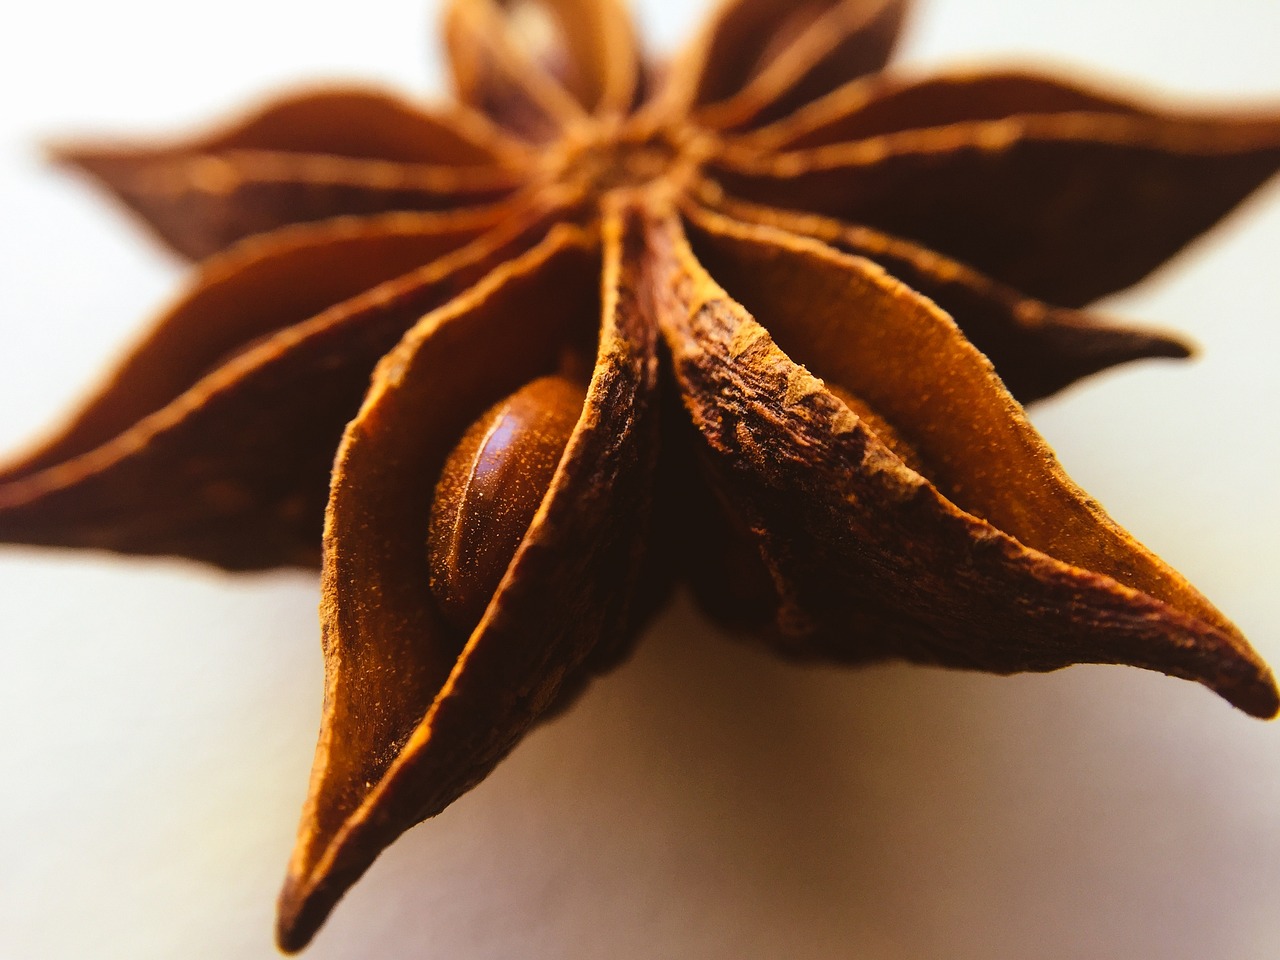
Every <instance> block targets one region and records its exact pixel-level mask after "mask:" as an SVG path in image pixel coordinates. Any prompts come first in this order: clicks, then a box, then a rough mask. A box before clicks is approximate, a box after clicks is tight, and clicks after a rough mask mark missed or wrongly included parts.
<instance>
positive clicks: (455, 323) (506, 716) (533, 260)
mask: <svg viewBox="0 0 1280 960" xmlns="http://www.w3.org/2000/svg"><path fill="white" fill-rule="evenodd" d="M636 240H637V236H636V234H635V232H634V231H633V232H632V233H631V235H629V236H624V235H623V233H622V231H621V229H620V227H619V224H618V223H617V221H616V220H613V221H610V222H609V223H607V224H606V226H605V240H604V255H603V277H604V281H603V291H601V282H600V276H601V255H600V252H599V241H598V240H597V239H596V238H595V237H593V236H591V235H588V234H586V233H583V232H582V231H579V230H577V229H575V228H566V227H558V228H556V230H555V231H554V232H553V233H552V234H551V235H550V236H549V237H548V238H547V240H546V241H545V242H544V243H543V244H542V245H540V246H539V247H538V248H536V249H535V250H534V251H532V252H530V253H529V254H528V255H526V256H524V257H522V258H520V259H518V260H516V261H514V262H512V263H510V264H507V265H504V266H503V267H501V268H499V269H498V270H496V271H495V272H494V273H493V274H491V275H490V276H489V277H488V278H486V280H485V281H484V282H483V283H482V284H480V285H479V286H478V287H477V288H475V289H474V290H472V291H470V292H469V293H468V294H466V295H465V296H464V297H461V298H459V299H458V300H456V301H454V302H453V303H451V304H449V305H448V306H446V307H445V308H443V309H441V310H439V311H437V312H436V313H434V314H431V315H429V316H427V317H426V318H424V319H423V320H422V322H421V323H419V324H418V325H417V326H416V327H415V328H414V329H413V330H412V331H411V332H410V333H409V334H408V335H407V336H406V338H405V339H404V340H403V341H402V342H401V343H400V345H399V346H397V347H396V349H395V350H394V351H393V352H392V353H391V354H390V355H389V356H388V357H387V358H386V359H385V360H384V361H383V362H382V363H381V364H380V365H379V367H378V370H377V372H376V374H375V376H374V379H373V384H372V388H371V390H370V393H369V395H368V398H367V399H366V401H365V404H364V407H363V409H362V410H361V412H360V415H359V416H358V417H357V418H356V419H355V420H354V421H353V422H352V423H351V425H350V426H349V427H348V429H347V432H346V435H345V437H344V439H343V442H342V446H341V448H340V450H339V453H338V459H337V464H336V467H335V472H334V477H333V491H332V499H331V501H330V505H329V511H328V515H327V519H326V528H325V563H324V576H323V601H322V606H321V615H322V620H323V626H324V649H325V663H326V685H325V688H326V696H325V709H324V719H323V726H322V731H321V736H320V744H319V747H318V749H317V754H316V762H315V767H314V772H313V775H312V781H311V791H310V797H309V799H308V801H307V805H306V808H305V810H304V812H303V817H302V824H301V827H300V830H299V836H298V843H297V847H296V849H295V853H294V856H293V860H292V862H291V863H290V867H289V874H288V879H287V881H286V885H285V888H284V891H283V893H282V895H281V898H280V916H279V924H278V938H279V942H280V944H281V946H282V947H283V948H284V949H286V950H297V949H300V948H301V947H302V946H304V945H305V944H306V943H307V941H308V940H310V938H311V937H312V936H313V935H314V933H315V931H316V929H317V928H318V927H319V926H320V924H321V923H322V922H323V920H324V918H325V917H326V916H327V914H328V913H329V911H330V910H331V909H332V908H333V905H334V904H335V903H336V902H337V900H338V899H339V898H340V897H341V896H342V894H343V893H344V892H345V891H346V890H347V888H348V887H349V886H350V885H351V884H352V883H354V882H355V880H356V879H357V878H358V877H359V875H360V874H362V873H363V872H364V871H365V870H366V869H367V868H368V866H369V865H370V864H371V863H372V862H373V860H374V858H375V857H377V855H378V854H379V853H380V852H381V851H382V850H383V849H384V848H385V847H386V846H387V845H388V844H390V843H391V842H392V841H393V840H394V839H395V838H396V837H397V836H399V834H400V833H402V832H403V831H404V830H406V829H408V828H409V827H410V826H412V825H414V824H415V823H418V822H419V821H421V820H423V819H425V818H427V817H430V816H433V815H435V814H436V813H439V812H440V811H441V810H442V809H444V807H445V806H447V805H448V804H449V803H451V802H452V801H453V800H454V799H456V798H457V797H458V796H460V795H461V794H462V793H464V792H465V791H466V790H468V789H470V788H471V787H472V786H473V785H474V784H475V783H477V782H478V781H479V780H480V779H481V778H483V777H484V776H485V775H487V774H488V772H489V771H490V770H491V769H492V768H493V766H494V765H495V764H496V763H497V762H498V760H499V759H501V758H502V757H503V756H504V755H505V754H506V753H507V752H508V751H509V750H510V749H511V748H512V747H513V746H514V745H515V743H516V742H517V741H518V740H519V739H520V737H522V736H523V735H524V733H525V732H526V731H527V730H528V729H529V728H530V726H531V725H532V724H534V723H535V722H536V721H537V719H538V718H539V716H541V715H543V714H545V712H546V711H547V710H548V709H550V708H552V707H553V706H554V705H555V703H556V701H557V698H558V696H559V695H560V693H561V692H562V689H563V685H565V684H568V685H572V684H573V683H574V681H575V679H576V677H577V674H579V673H580V672H581V671H582V670H584V669H590V667H591V665H592V661H593V660H595V659H596V656H597V654H599V653H600V652H601V649H602V648H604V651H605V653H606V654H608V656H606V657H605V658H604V659H606V660H608V659H612V654H613V653H614V652H615V651H614V650H613V649H612V648H614V647H616V646H617V645H618V644H619V643H622V642H625V640H626V636H625V633H626V631H625V627H624V625H625V624H626V623H627V622H628V613H627V609H626V608H627V597H628V585H629V584H630V583H631V582H632V581H633V580H634V578H635V575H636V572H637V568H638V563H639V559H640V555H639V549H640V539H639V534H640V530H641V529H642V527H643V526H644V524H645V522H646V515H647V500H648V497H649V484H650V482H651V479H652V477H651V472H652V466H653V463H652V461H653V456H654V445H653V436H652V430H653V423H652V416H651V411H650V407H651V402H652V395H653V392H654V390H655V387H656V376H657V360H656V352H655V336H656V333H655V329H654V325H653V324H652V322H651V321H650V320H649V318H648V316H647V314H646V313H645V307H644V304H643V303H641V301H640V298H641V297H642V295H643V291H642V290H641V289H640V288H639V283H638V281H639V278H638V276H637V275H636V272H635V270H634V267H633V266H632V264H634V263H635V262H637V261H638V256H637V255H636V252H635V244H636ZM602 312H603V316H602ZM597 329H598V330H599V343H598V348H597V349H598V352H597V353H596V362H595V369H594V373H593V375H592V377H591V381H590V385H589V387H588V388H587V392H586V398H585V403H584V405H583V407H582V410H581V412H580V413H578V414H577V416H578V422H577V425H576V427H575V428H574V430H573V433H572V436H571V437H570V439H569V440H568V444H567V446H566V448H565V450H564V453H563V456H562V458H561V460H560V462H559V466H558V467H557V468H556V472H555V475H554V478H553V479H552V480H551V485H550V488H549V490H548V491H547V492H546V493H545V495H544V497H543V499H542V502H541V506H540V507H539V508H538V510H537V513H536V515H535V516H534V519H533V521H532V523H531V525H530V526H529V528H528V531H527V532H526V533H525V535H524V539H523V540H522V541H521V544H520V546H519V548H518V550H517V551H516V553H515V556H514V558H513V559H512V560H511V562H510V566H509V567H508V569H507V570H506V573H505V575H504V576H503V577H502V580H501V583H500V584H499V586H498V588H497V590H496V592H495V593H494V594H493V596H492V597H491V598H490V599H489V601H488V604H487V607H486V608H485V610H484V613H483V615H482V616H481V618H480V620H479V623H478V624H477V625H476V626H475V627H474V629H473V630H471V631H470V632H469V633H468V631H466V630H462V629H459V628H458V626H457V625H456V624H451V623H450V622H449V620H448V618H447V616H446V615H445V614H444V613H443V612H442V611H443V610H444V608H443V606H442V603H441V601H440V600H439V599H438V598H436V599H433V592H432V590H431V589H430V588H429V587H428V582H429V580H430V579H431V573H430V571H429V563H428V548H427V542H428V537H429V520H428V517H429V513H430V508H431V502H430V501H431V497H432V488H433V486H434V485H435V484H436V478H437V476H438V475H439V474H440V473H441V470H442V467H443V465H444V463H445V461H446V457H447V455H448V454H449V453H450V450H451V449H452V448H453V447H454V446H455V444H457V443H458V440H459V437H460V436H462V434H463V432H464V430H465V429H466V427H467V424H468V422H469V421H471V420H473V418H475V417H477V416H478V415H479V414H480V412H481V411H482V410H484V409H485V408H486V407H487V406H488V405H490V404H492V403H493V402H494V401H495V400H497V399H498V398H500V397H502V396H504V395H507V394H509V393H510V392H511V391H513V390H516V389H518V388H519V387H520V385H521V384H524V383H527V382H529V381H531V380H532V379H533V378H536V377H540V376H543V375H545V374H547V373H548V372H550V371H552V370H554V369H556V365H557V362H558V358H559V356H560V351H561V350H562V348H563V347H564V346H565V345H566V344H567V343H578V342H580V341H581V338H582V336H583V335H584V334H585V335H586V337H587V339H588V340H591V339H594V334H595V331H596V330H597ZM495 345H501V349H498V350H493V349H491V348H492V347H493V346H495Z"/></svg>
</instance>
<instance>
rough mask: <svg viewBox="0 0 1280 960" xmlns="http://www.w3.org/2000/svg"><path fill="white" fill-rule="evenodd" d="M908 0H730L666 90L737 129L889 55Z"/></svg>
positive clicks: (786, 109)
mask: <svg viewBox="0 0 1280 960" xmlns="http://www.w3.org/2000/svg"><path fill="white" fill-rule="evenodd" d="M909 6H910V4H909V3H907V2H905V0H805V2H801V3H796V4H780V3H776V2H772V0H728V2H725V3H723V4H722V5H721V7H720V8H719V10H718V11H717V12H716V13H715V14H714V15H713V16H712V18H711V20H710V21H709V23H708V25H707V27H706V28H705V30H704V32H703V34H702V35H701V37H700V38H699V39H698V40H697V41H696V42H695V43H694V44H693V45H691V46H690V47H689V48H688V49H687V50H686V51H685V53H684V54H683V55H682V57H681V58H680V59H679V60H678V61H677V62H676V64H675V67H674V68H673V71H672V84H671V86H670V88H669V89H668V91H667V93H666V96H667V97H668V98H670V100H671V102H672V105H673V106H674V107H675V108H676V109H686V110H688V111H689V112H690V113H691V114H692V116H693V118H694V120H695V122H696V123H698V124H700V125H702V126H706V127H709V128H712V129H716V130H735V129H740V128H743V127H749V126H753V125H756V124H760V123H767V122H769V121H770V120H775V119H777V118H779V117H782V116H786V115H787V114H789V113H791V112H792V111H793V110H795V109H796V108H797V107H799V106H801V105H803V104H805V103H808V102H809V101H811V100H814V99H816V98H818V97H820V96H822V95H823V94H825V93H827V92H828V91H830V90H833V89H835V88H837V87H839V86H841V85H842V84H844V83H847V82H848V81H850V80H853V79H854V78H856V77H860V76H862V75H864V74H868V73H871V72H873V71H876V70H879V69H880V68H881V67H883V66H884V65H885V63H886V62H888V60H889V57H890V55H891V54H892V52H893V48H894V45H895V44H896V42H897V39H898V35H899V33H900V31H901V28H902V23H903V20H904V19H905V16H906V13H907V10H908V8H909Z"/></svg>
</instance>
